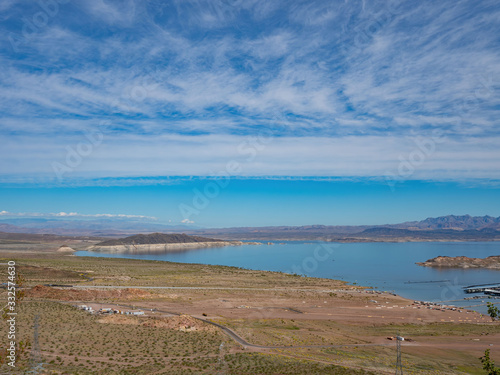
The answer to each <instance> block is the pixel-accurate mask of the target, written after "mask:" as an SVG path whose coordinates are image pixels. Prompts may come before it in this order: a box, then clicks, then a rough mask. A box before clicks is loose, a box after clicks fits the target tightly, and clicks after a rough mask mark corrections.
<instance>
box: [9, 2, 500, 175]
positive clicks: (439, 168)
mask: <svg viewBox="0 0 500 375" xmlns="http://www.w3.org/2000/svg"><path fill="white" fill-rule="evenodd" d="M39 10H40V9H39V5H37V4H36V3H33V4H32V5H31V6H27V7H25V8H22V9H21V6H20V5H16V4H10V6H6V7H5V13H6V14H5V15H4V17H5V18H6V19H7V22H5V23H3V25H2V26H1V30H2V33H3V34H4V35H6V36H9V35H17V36H18V37H22V28H23V21H22V19H23V17H24V18H25V19H26V17H27V19H28V20H29V19H30V16H32V15H33V14H35V13H36V12H37V11H39ZM498 19H500V9H499V8H498V6H496V3H495V2H494V1H483V2H480V3H471V2H468V1H459V2H456V1H444V2H441V3H434V2H418V3H399V2H394V3H392V2H382V1H380V2H377V1H375V2H364V1H358V2H356V1H353V2H343V1H336V2H330V1H329V2H326V1H313V2H302V1H294V2H280V1H276V2H272V3H269V4H264V3H262V2H257V1H238V0H234V1H230V0H227V1H226V0H224V1H223V0H220V1H202V0H196V1H195V0H189V1H174V2H170V3H148V2H140V1H132V0H130V1H107V2H103V1H96V2H83V1H77V2H71V3H68V4H60V5H59V12H58V14H56V15H55V16H53V17H51V18H50V20H49V22H48V23H47V25H46V26H45V27H43V28H39V31H38V32H36V33H33V34H32V35H30V37H29V38H25V40H24V41H23V42H22V43H21V44H20V46H19V48H18V51H17V52H16V51H14V50H13V49H12V46H11V45H10V43H9V40H8V38H7V39H3V40H2V41H0V48H1V49H2V50H3V51H4V52H3V53H2V54H0V63H1V64H2V66H3V69H2V71H1V72H0V113H1V114H2V118H3V119H2V120H1V121H0V138H1V139H2V141H3V144H4V145H5V147H3V148H2V150H1V151H0V155H1V157H2V160H3V161H4V163H3V166H2V170H1V171H0V172H1V174H2V175H3V176H4V177H3V179H4V180H5V179H6V178H7V177H6V176H10V177H8V178H10V179H11V180H12V178H11V177H12V176H15V175H16V174H17V175H23V176H24V179H25V180H26V179H32V180H39V179H43V178H45V179H46V178H49V179H50V178H52V177H53V170H52V168H51V163H53V162H54V161H60V160H63V159H64V158H65V157H66V151H65V150H66V148H67V147H72V145H74V144H77V143H78V142H80V140H81V139H82V134H83V133H84V132H85V131H89V130H95V129H99V131H102V132H103V134H104V135H105V139H104V142H103V144H102V146H100V147H99V148H98V149H97V148H96V149H95V150H94V151H93V152H92V154H91V155H89V156H88V157H87V158H86V159H85V160H84V161H83V162H82V163H81V164H80V165H79V166H78V167H77V168H75V169H74V171H73V172H72V174H71V175H68V178H70V177H71V176H74V177H80V178H83V177H85V178H90V179H92V178H101V177H106V176H109V177H127V176H128V177H137V176H141V175H142V176H164V175H179V174H185V175H195V174H196V175H210V174H211V173H213V171H217V170H219V169H220V168H222V167H223V165H224V163H226V162H227V161H228V160H232V159H236V160H244V158H245V156H246V155H245V152H243V153H242V152H238V147H239V146H240V145H241V144H243V143H245V142H247V141H248V139H249V137H256V136H258V134H259V132H260V131H261V130H262V129H266V128H267V129H269V128H271V129H272V132H271V134H272V137H271V138H272V139H271V140H270V142H269V143H268V144H267V145H266V147H265V148H264V149H262V150H259V151H258V158H256V159H255V160H252V161H251V162H248V163H246V164H245V165H244V168H243V172H242V174H244V175H247V176H251V175H252V176H255V175H268V174H270V175H292V176H299V175H316V176H325V175H326V176H347V175H350V176H367V177H370V176H376V175H378V176H383V175H384V174H385V173H387V171H388V170H391V169H394V168H395V166H396V165H397V164H398V163H399V162H400V158H401V157H406V156H405V155H407V154H408V153H410V152H411V151H412V149H413V148H414V140H415V139H416V138H419V137H420V138H421V137H424V138H425V137H427V138H428V137H429V136H430V135H431V134H433V133H432V131H433V130H435V129H438V130H439V131H441V132H442V135H443V141H444V142H441V143H440V144H439V147H438V148H437V150H436V153H435V154H433V156H432V158H428V159H427V160H426V162H425V164H424V165H422V166H420V167H419V168H418V171H416V172H415V173H414V174H412V176H411V178H487V177H491V178H494V177H495V178H496V177H498V175H499V174H500V170H499V168H498V165H500V164H499V163H498V161H499V158H500V155H499V153H498V151H497V150H496V148H495V145H497V144H498V137H499V136H500V129H499V128H498V110H499V107H498V103H499V99H500V94H499V93H500V91H499V90H500V52H499V51H500V48H498V47H499V46H500V40H499V39H498V35H500V24H499V22H498ZM89 20H90V22H89ZM90 24H92V25H93V28H92V29H90V28H89V25H90ZM102 120H107V121H109V122H110V123H109V124H108V125H106V126H104V127H103V126H102V125H99V123H100V122H101V121H102ZM277 122H279V123H280V126H275V125H276V123H277ZM15 178H19V176H17V177H15Z"/></svg>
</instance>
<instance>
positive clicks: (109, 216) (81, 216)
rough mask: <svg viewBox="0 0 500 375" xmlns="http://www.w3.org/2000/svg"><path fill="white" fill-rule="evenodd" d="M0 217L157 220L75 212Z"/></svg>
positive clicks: (146, 217) (150, 217)
mask: <svg viewBox="0 0 500 375" xmlns="http://www.w3.org/2000/svg"><path fill="white" fill-rule="evenodd" d="M0 215H2V216H9V217H25V218H29V217H46V218H51V217H55V218H59V217H64V218H68V217H70V218H89V219H91V218H110V219H113V218H119V219H145V220H158V219H157V218H156V217H153V216H144V215H125V214H79V213H77V212H57V213H50V212H49V213H46V212H7V211H0Z"/></svg>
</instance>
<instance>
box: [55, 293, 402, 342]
mask: <svg viewBox="0 0 500 375" xmlns="http://www.w3.org/2000/svg"><path fill="white" fill-rule="evenodd" d="M52 302H53V301H52ZM72 303H82V301H73V302H72ZM87 303H88V302H87ZM105 304H106V305H114V306H118V307H126V308H129V309H142V310H146V311H147V310H151V309H148V308H144V307H142V308H141V307H140V306H136V305H134V306H131V305H122V304H118V303H105ZM153 311H155V312H160V313H163V314H169V315H176V316H181V315H187V316H189V317H191V318H193V319H196V320H199V321H202V322H204V323H208V324H211V325H213V326H215V327H217V328H220V329H221V330H222V332H224V333H225V334H226V335H227V336H229V337H230V338H231V339H233V340H234V341H236V342H237V343H238V344H240V345H242V346H244V347H249V348H256V349H292V348H344V347H357V346H391V344H390V343H387V344H342V345H290V346H286V345H281V346H279V345H278V346H271V345H257V344H252V343H250V342H248V341H246V340H245V339H244V338H243V337H241V336H239V335H238V334H237V333H236V332H234V331H233V330H232V329H231V328H228V327H226V326H223V325H222V324H219V323H215V322H212V321H210V320H207V319H202V318H197V317H195V316H192V315H188V314H180V313H176V312H172V311H165V310H158V309H154V310H153ZM392 345H394V344H392Z"/></svg>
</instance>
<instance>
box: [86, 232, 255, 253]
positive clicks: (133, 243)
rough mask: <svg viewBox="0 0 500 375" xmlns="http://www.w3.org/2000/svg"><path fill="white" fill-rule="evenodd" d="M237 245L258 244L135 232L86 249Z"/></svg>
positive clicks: (133, 250) (149, 249)
mask: <svg viewBox="0 0 500 375" xmlns="http://www.w3.org/2000/svg"><path fill="white" fill-rule="evenodd" d="M239 245H260V243H258V242H242V241H225V240H219V239H214V238H207V237H200V236H189V235H187V234H184V233H182V234H165V233H152V234H137V235H135V236H130V237H126V238H121V239H116V240H107V241H103V242H99V243H97V244H95V245H93V246H90V247H89V248H87V250H88V251H97V252H114V253H135V254H138V253H149V252H168V251H179V250H191V249H202V248H206V247H223V246H239Z"/></svg>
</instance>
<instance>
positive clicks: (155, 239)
mask: <svg viewBox="0 0 500 375" xmlns="http://www.w3.org/2000/svg"><path fill="white" fill-rule="evenodd" d="M193 242H195V243H196V242H223V240H217V239H213V238H206V237H199V236H189V235H187V234H184V233H181V234H165V233H151V234H137V235H135V236H130V237H125V238H120V239H117V240H108V241H103V242H100V243H98V244H97V245H96V246H117V245H155V244H169V243H193Z"/></svg>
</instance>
